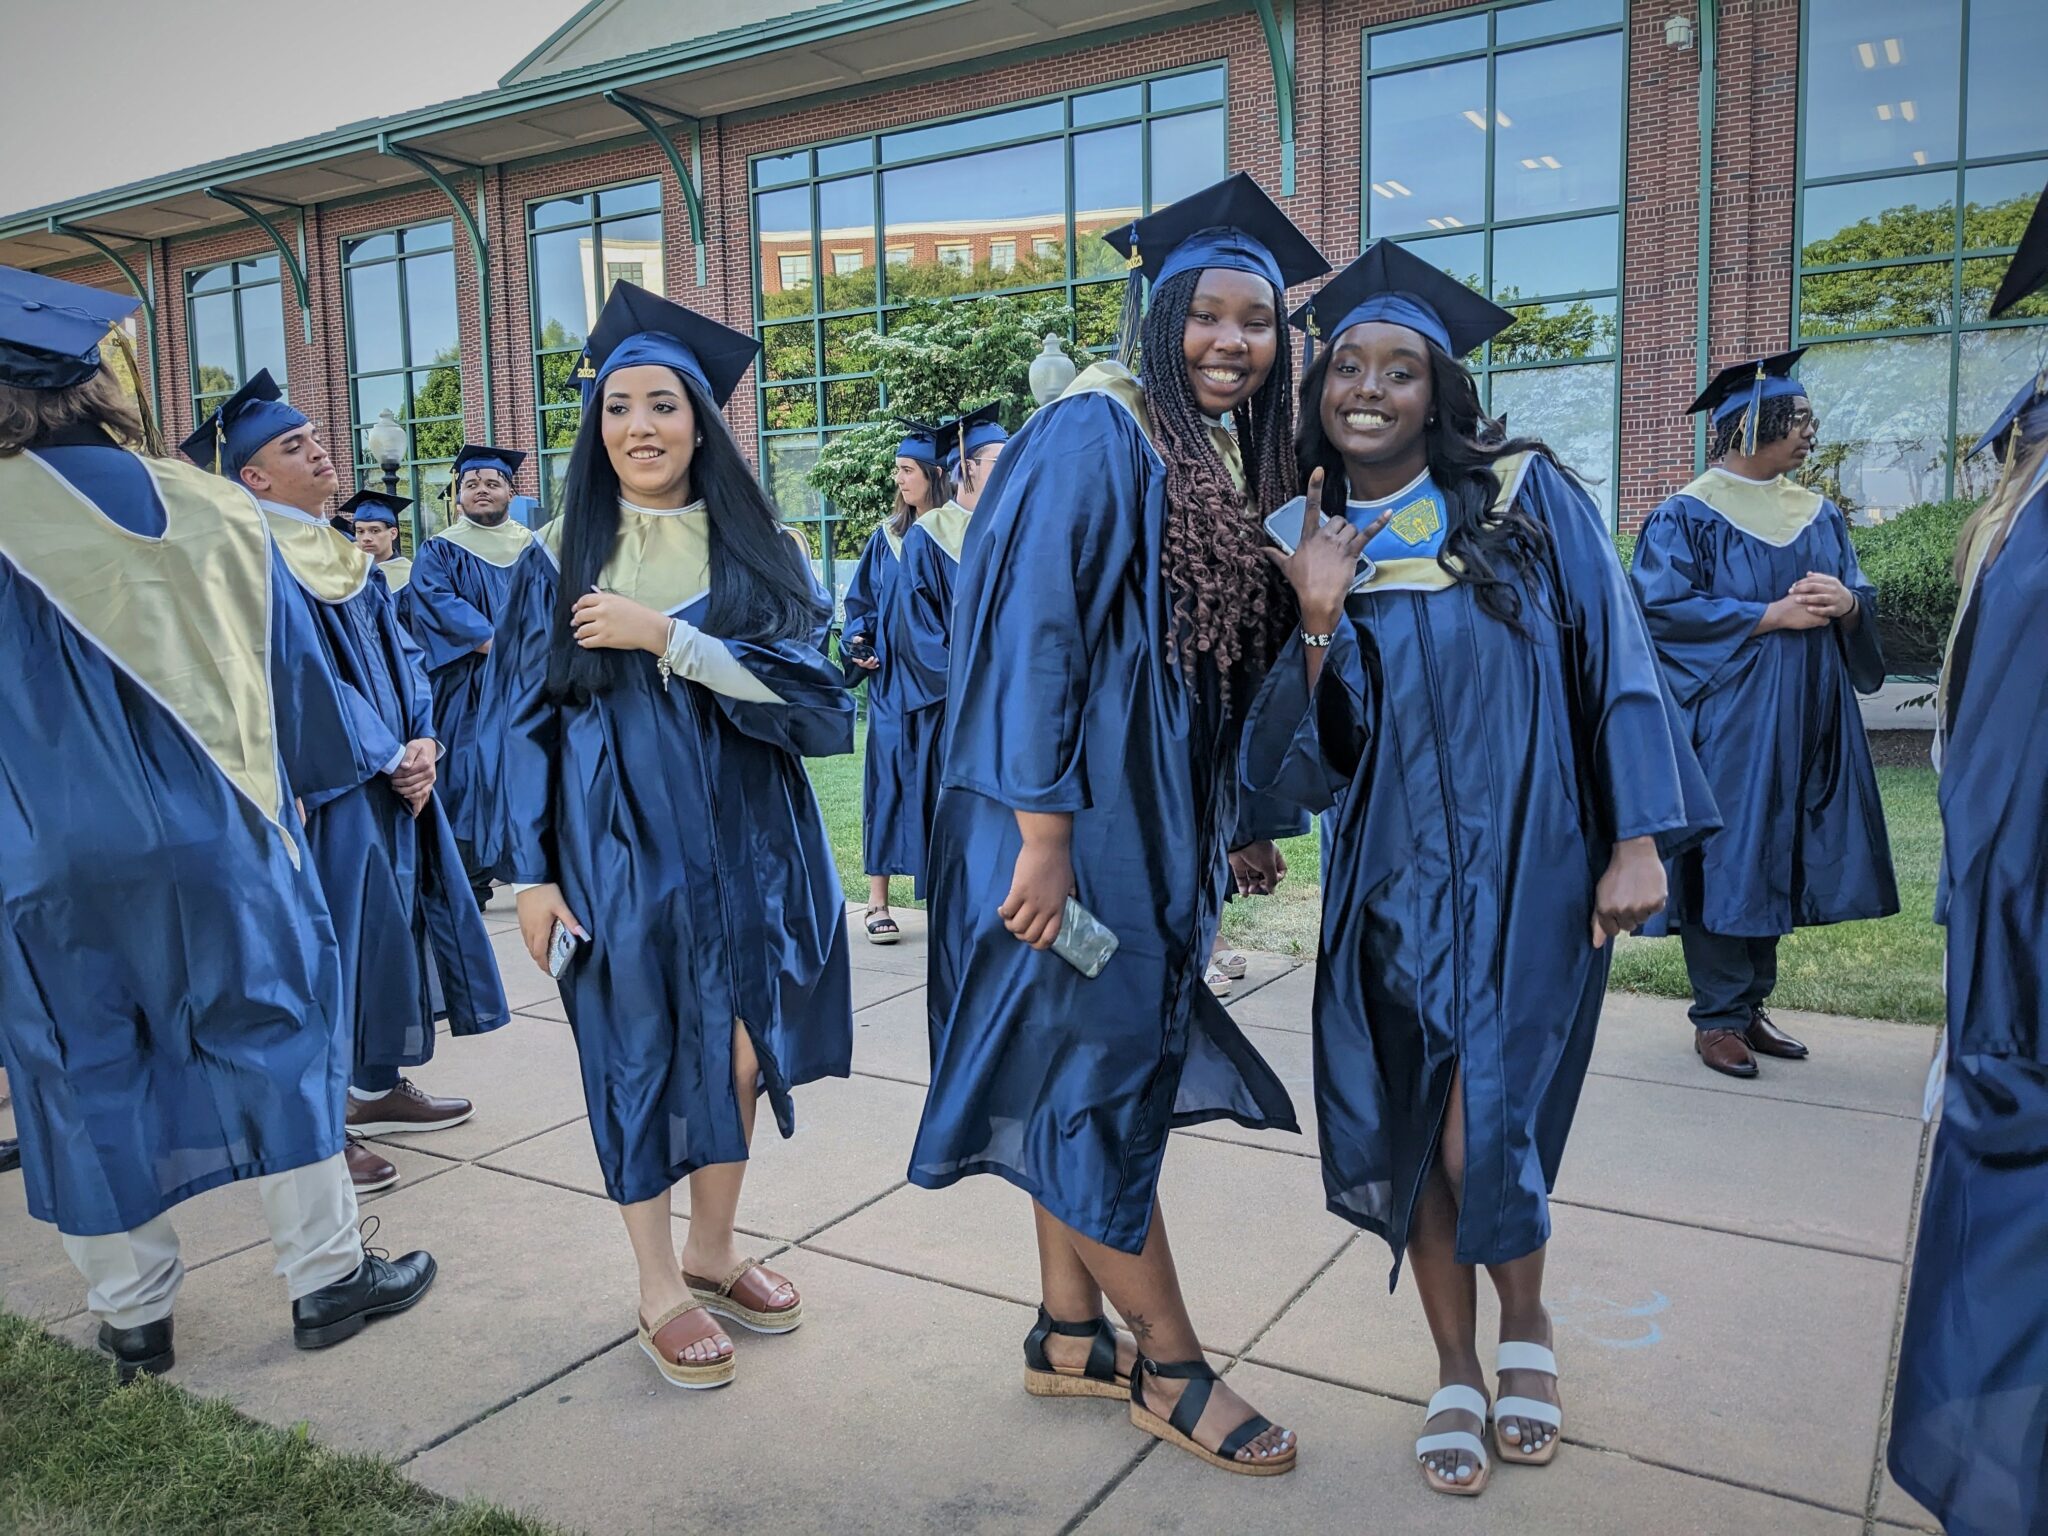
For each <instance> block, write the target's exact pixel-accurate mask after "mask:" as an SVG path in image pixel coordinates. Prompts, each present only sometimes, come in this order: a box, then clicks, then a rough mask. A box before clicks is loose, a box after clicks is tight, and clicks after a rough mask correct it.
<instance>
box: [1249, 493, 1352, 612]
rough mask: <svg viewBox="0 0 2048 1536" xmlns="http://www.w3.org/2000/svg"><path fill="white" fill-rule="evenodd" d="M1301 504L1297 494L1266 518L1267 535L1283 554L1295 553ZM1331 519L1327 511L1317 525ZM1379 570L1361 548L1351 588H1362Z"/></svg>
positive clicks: (1299, 528) (1319, 518)
mask: <svg viewBox="0 0 2048 1536" xmlns="http://www.w3.org/2000/svg"><path fill="white" fill-rule="evenodd" d="M1301 504H1302V498H1301V497H1299V496H1297V497H1295V498H1294V500H1292V501H1290V502H1288V503H1287V504H1286V505H1285V506H1283V507H1281V508H1280V509H1279V510H1278V511H1276V512H1274V513H1273V514H1272V515H1271V516H1270V517H1268V518H1267V519H1266V537H1267V538H1269V539H1271V540H1272V541H1273V542H1274V543H1275V544H1277V545H1279V546H1280V551H1281V553H1282V554H1288V555H1291V554H1293V553H1294V540H1295V537H1296V535H1298V534H1299V533H1300V532H1301ZM1329 520H1330V515H1329V513H1327V512H1325V513H1324V514H1322V516H1320V517H1318V518H1317V519H1316V526H1317V527H1318V528H1320V527H1322V526H1323V524H1324V523H1327V522H1328V521H1329ZM1378 571H1379V567H1378V566H1376V565H1374V564H1373V563H1372V561H1371V560H1369V559H1368V558H1366V554H1365V551H1364V550H1362V549H1361V550H1360V551H1359V552H1358V574H1357V575H1356V576H1354V577H1352V578H1351V590H1352V591H1354V592H1357V591H1359V590H1360V589H1362V588H1363V587H1364V586H1365V584H1366V583H1367V582H1369V581H1371V580H1372V579H1373V576H1374V575H1375V574H1377V572H1378Z"/></svg>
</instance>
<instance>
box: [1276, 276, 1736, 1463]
mask: <svg viewBox="0 0 2048 1536" xmlns="http://www.w3.org/2000/svg"><path fill="white" fill-rule="evenodd" d="M1296 319H1297V321H1298V322H1300V323H1307V324H1310V325H1312V326H1313V328H1314V330H1315V331H1318V332H1320V333H1321V334H1322V335H1323V336H1325V337H1327V338H1328V341H1327V345H1326V346H1324V348H1323V349H1322V350H1321V351H1320V352H1319V353H1318V354H1317V355H1316V357H1315V359H1314V361H1313V363H1312V364H1311V365H1310V367H1309V368H1308V370H1307V372H1306V374H1305V375H1304V377H1303V380H1302V389H1301V425H1300V428H1299V436H1298V438H1297V444H1298V451H1299V454H1300V467H1301V470H1302V472H1303V474H1304V476H1305V477H1306V479H1307V485H1308V492H1307V495H1306V497H1305V498H1303V499H1302V500H1300V501H1297V502H1295V503H1293V504H1292V505H1290V506H1288V507H1284V508H1282V509H1280V512H1279V514H1278V515H1277V517H1276V518H1275V519H1274V522H1273V523H1272V524H1271V525H1270V526H1272V527H1274V528H1275V529H1276V530H1277V532H1278V534H1279V535H1281V536H1284V538H1285V539H1286V542H1287V544H1288V545H1289V546H1290V547H1291V549H1292V552H1291V553H1289V554H1286V555H1284V556H1283V555H1281V554H1279V553H1278V552H1276V553H1275V554H1274V555H1273V557H1272V558H1273V559H1274V561H1275V563H1276V564H1277V565H1278V566H1279V567H1280V569H1281V570H1283V571H1284V572H1285V574H1286V576H1287V579H1288V581H1289V583H1290V584H1291V585H1292V587H1293V589H1294V594H1295V597H1296V599H1297V601H1298V602H1299V604H1300V609H1301V629H1300V633H1299V634H1297V635H1295V636H1293V637H1292V638H1290V639H1289V640H1288V642H1287V645H1286V648H1285V649H1284V650H1283V651H1282V652H1281V654H1280V655H1279V657H1278V658H1277V659H1276V661H1275V662H1274V665H1273V670H1272V672H1271V673H1270V675H1269V676H1268V678H1267V680H1266V686H1265V688H1264V690H1263V691H1262V692H1261V694H1260V697H1259V700H1258V702H1257V704H1256V705H1255V706H1254V708H1253V711H1252V717H1251V720H1250V722H1249V723H1248V724H1247V726H1246V728H1245V737H1244V750H1243V764H1244V776H1245V782H1246V784H1247V786H1248V787H1249V788H1251V789H1253V790H1254V791H1257V792H1261V793H1274V794H1282V795H1286V796H1288V797H1289V798H1292V799H1294V800H1295V801H1296V803H1298V804H1300V805H1301V806H1303V807H1304V808H1306V809H1308V810H1312V811H1322V810H1325V809H1327V808H1329V807H1330V806H1331V805H1332V804H1333V803H1334V804H1335V805H1336V807H1337V809H1336V814H1335V817H1334V819H1333V821H1332V822H1331V824H1330V825H1329V829H1328V849H1327V852H1326V854H1325V858H1324V863H1323V927H1322V935H1321V939H1320V942H1319V945H1318V950H1317V967H1316V990H1315V1014H1314V1020H1315V1053H1316V1106H1317V1112H1318V1115H1319V1119H1320V1123H1321V1133H1322V1157H1323V1187H1324V1190H1325V1192H1326V1194H1327V1198H1328V1204H1329V1208H1330V1209H1331V1210H1332V1211H1334V1212H1336V1213H1337V1214H1338V1215H1340V1216H1342V1217H1344V1218H1345V1219H1346V1220H1347V1221H1350V1222H1353V1223H1355V1224H1356V1225H1358V1226H1360V1227H1363V1228H1365V1229H1366V1230H1367V1231H1369V1232H1375V1233H1378V1234H1379V1235H1380V1236H1381V1237H1383V1238H1385V1239H1386V1241H1387V1243H1388V1245H1389V1247H1391V1248H1392V1250H1393V1254H1394V1265H1393V1271H1392V1276H1391V1278H1390V1285H1391V1284H1392V1283H1395V1282H1397V1281H1398V1279H1399V1275H1400V1266H1401V1260H1402V1258H1403V1257H1404V1255H1405V1256H1408V1257H1412V1259H1413V1261H1414V1269H1415V1281H1416V1286H1417V1289H1418V1290H1419V1291H1420V1293H1421V1298H1422V1306H1423V1312H1424V1315H1425V1316H1426V1317H1427V1318H1428V1319H1429V1326H1430V1332H1431V1335H1432V1336H1433V1338H1434V1340H1435V1343H1436V1347H1437V1357H1438V1385H1439V1387H1440V1389H1441V1390H1439V1391H1438V1392H1437V1393H1436V1395H1435V1396H1434V1397H1433V1398H1431V1400H1430V1403H1429V1407H1428V1409H1427V1412H1426V1416H1425V1417H1426V1423H1425V1426H1424V1434H1423V1436H1422V1438H1421V1439H1419V1440H1418V1441H1417V1442H1416V1448H1415V1449H1416V1457H1417V1460H1418V1462H1419V1463H1420V1465H1421V1468H1422V1471H1423V1475H1424V1477H1425V1478H1426V1479H1427V1480H1428V1482H1429V1485H1430V1486H1431V1487H1432V1488H1433V1489H1435V1490H1437V1491H1438V1492H1441V1493H1453V1494H1467V1495H1469V1494H1475V1493H1478V1492H1479V1491H1480V1490H1481V1489H1483V1488H1484V1487H1485V1485H1486V1481H1487V1476H1488V1470H1489V1469H1488V1455H1487V1450H1486V1447H1485V1443H1484V1441H1483V1440H1482V1439H1481V1436H1482V1435H1483V1434H1484V1432H1485V1430H1486V1427H1487V1423H1488V1420H1489V1418H1491V1419H1492V1422H1493V1423H1494V1426H1495V1434H1496V1438H1495V1446H1496V1453H1497V1454H1498V1455H1499V1456H1500V1457H1501V1458H1502V1459H1505V1460H1512V1461H1518V1462H1523V1463H1527V1464H1530V1465H1541V1464H1543V1463H1546V1462H1548V1461H1549V1460H1551V1458H1552V1457H1554V1456H1555V1455H1556V1452H1557V1435H1558V1430H1559V1425H1560V1423H1561V1415H1560V1413H1559V1410H1558V1406H1557V1405H1558V1396H1557V1390H1556V1376H1557V1362H1556V1359H1555V1357H1554V1356H1553V1355H1552V1353H1551V1349H1550V1346H1551V1343H1552V1337H1551V1326H1550V1317H1549V1313H1548V1312H1547V1311H1546V1310H1545V1308H1544V1304H1543V1264H1544V1248H1545V1244H1546V1243H1547V1242H1548V1241H1549V1237H1550V1211H1549V1198H1548V1197H1549V1192H1550V1190H1551V1188H1552V1186H1553V1185H1554V1184H1555V1182H1556V1178H1557V1171H1558V1164H1559V1160H1560V1159H1561V1157H1562V1155H1563V1152H1564V1144H1565V1138H1566V1135H1567V1133H1568V1132H1569V1130H1570V1128H1571V1121H1572V1114H1573V1111H1574V1110H1575V1108H1576V1107H1577V1104H1578V1097H1579V1088H1580V1085H1581V1084H1582V1083H1583V1081H1584V1079H1585V1074H1586V1064H1587V1060H1588V1058H1589V1056H1590V1055H1591V1052H1592V1048H1593V1032H1594V1029H1595V1027H1596V1025H1597V1024H1598V1021H1599V1016H1600V1003H1601V998H1602V995H1603V993H1604V991H1605V989H1606V984H1607V969H1608V965H1609V962H1610V959H1611V956H1612V952H1613V951H1612V948H1611V943H1610V941H1611V940H1612V939H1613V937H1614V936H1615V935H1616V934H1619V933H1625V932H1628V931H1629V930H1631V929H1633V928H1635V927H1636V926H1637V925H1638V924H1640V923H1641V922H1642V921H1643V920H1644V919H1645V918H1646V917H1648V916H1649V914H1650V913H1652V912H1654V911H1655V910H1656V909H1657V908H1658V907H1659V906H1660V905H1661V904H1662V903H1663V900H1664V891H1665V885H1664V869H1663V865H1662V863H1661V862H1660V860H1659V853H1660V850H1663V851H1668V850H1669V849H1671V848H1674V847H1676V846H1680V845H1681V844H1682V843H1683V842H1685V841H1686V840H1688V839H1689V838H1691V837H1692V836H1695V835H1697V833H1698V831H1699V830H1700V829H1701V827H1702V826H1703V825H1705V824H1707V823H1708V822H1709V820H1710V818H1711V809H1710V805H1709V803H1708V802H1707V799H1706V796H1705V792H1704V786H1703V784H1702V782H1701V780H1700V776H1699V771H1698V767H1697V765H1696V764H1694V763H1693V761H1692V755H1691V752H1690V749H1689V748H1688V747H1687V745H1686V743H1685V741H1684V739H1683V737H1682V734H1681V733H1680V730H1679V726H1678V722H1677V718H1676V715H1675V712H1674V711H1673V710H1672V709H1671V706H1670V703H1669V700H1668V699H1667V698H1666V696H1665V694H1664V691H1663V687H1662V684H1661V682H1660V680H1659V678H1658V673H1657V665H1656V657H1655V655H1654V653H1653V652H1652V650H1651V648H1650V642H1649V636H1648V635H1647V634H1646V633H1645V632H1644V629H1643V624H1642V619H1641V617H1640V616H1639V615H1638V614H1637V612H1636V607H1635V601H1634V598H1633V597H1632V596H1631V594H1630V592H1629V589H1628V582H1627V579H1626V577H1625V576H1624V575H1623V574H1622V570H1621V565H1620V562H1619V561H1618V560H1617V559H1616V557H1615V553H1614V548H1613V545H1612V544H1611V543H1610V542H1609V539H1608V535H1607V529H1606V527H1605V526H1604V525H1603V522H1602V519H1601V518H1600V516H1599V513H1598V512H1597V511H1596V510H1595V508H1594V506H1593V503H1592V501H1591V499H1590V498H1589V497H1588V496H1587V495H1586V493H1585V492H1584V491H1583V490H1582V489H1581V488H1580V487H1579V485H1578V484H1577V482H1576V481H1574V480H1573V479H1572V477H1571V476H1570V475H1569V474H1568V473H1567V472H1566V471H1565V470H1564V469H1562V468H1561V467H1560V466H1559V465H1558V463H1557V461H1556V459H1555V458H1554V457H1553V456H1552V454H1551V452H1550V450H1549V449H1548V448H1546V447H1544V446H1543V444H1542V443H1540V442H1538V441H1536V440H1534V439H1532V438H1516V439H1510V440H1499V441H1493V442H1491V443H1485V442H1482V440H1481V434H1482V432H1483V431H1484V430H1485V428H1486V426H1487V423H1486V421H1485V419H1484V417H1483V416H1482V415H1481V413H1480V409H1479V393H1478V390H1477V388H1476V386H1475V385H1474V383H1473V379H1472V375H1471V374H1470V373H1469V372H1468V371H1467V370H1466V369H1465V367H1464V365H1463V364H1461V363H1460V362H1458V361H1457V359H1458V358H1460V357H1462V356H1464V355H1465V354H1467V353H1469V352H1470V351H1472V350H1473V349H1474V348H1475V347H1477V346H1479V345H1480V344H1481V343H1482V342H1484V341H1485V340H1486V339H1487V338H1488V337H1489V336H1491V335H1493V334H1495V333H1497V332H1498V331H1500V330H1503V329H1505V328H1506V327H1507V326H1508V325H1509V324H1511V323H1512V321H1513V316H1511V315H1510V314H1508V313H1507V311H1505V310H1503V309H1500V308H1499V307H1498V306H1496V305H1494V304H1492V303H1490V302H1488V301H1487V300H1486V299H1484V298H1481V297H1480V296H1479V295H1477V294H1474V293H1472V292H1471V291H1469V290H1468V289H1466V288H1465V287H1464V286H1463V285H1462V284H1460V283H1458V282H1456V281H1455V280H1454V279H1452V278H1450V277H1447V276H1446V275H1444V274H1443V273H1442V272H1439V271H1438V270H1437V269H1436V268H1434V267H1432V266H1431V265H1430V264H1429V263H1428V262H1426V261H1424V260H1422V259H1421V258H1420V257H1418V256H1415V255H1413V254H1411V253H1409V252H1408V251H1405V250H1403V249H1402V248H1401V247H1399V246H1397V245H1394V244H1392V243H1391V242H1388V241H1384V240H1382V241H1378V242H1376V243H1375V244H1374V245H1373V246H1372V247H1371V248H1369V249H1368V250H1367V251H1366V252H1365V254H1364V255H1362V256H1360V257H1359V258H1358V260H1357V261H1355V262H1353V263H1352V264H1351V266H1349V267H1348V268H1346V269H1345V270H1344V271H1343V272H1342V273H1340V274H1339V275H1338V276H1336V277H1335V278H1332V279H1331V280H1330V282H1329V283H1328V284H1327V285H1326V286H1325V287H1324V288H1323V290H1322V291H1321V292H1320V293H1319V294H1318V295H1317V296H1316V297H1315V298H1314V299H1313V300H1312V301H1311V302H1310V303H1309V304H1308V305H1307V306H1305V307H1304V308H1303V310H1302V311H1301V312H1300V313H1299V314H1298V315H1297V316H1296ZM1482 1265H1483V1266H1485V1267H1486V1269H1487V1270H1488V1272H1489V1274H1490V1276H1491V1278H1492V1280H1493V1284H1494V1288H1495V1289H1496V1290H1497V1291H1498V1292H1499V1295H1500V1315H1501V1338H1500V1345H1499V1351H1498V1354H1497V1356H1496V1366H1497V1369H1498V1372H1499V1384H1498V1386H1499V1392H1500V1394H1501V1395H1500V1397H1499V1400H1498V1401H1496V1402H1494V1403H1492V1404H1491V1405H1489V1402H1488V1398H1487V1394H1486V1378H1485V1374H1484V1371H1483V1369H1482V1366H1481V1363H1480V1358H1479V1353H1478V1345H1477V1340H1476V1337H1475V1334H1476V1316H1475V1312H1476V1306H1477V1296H1476V1279H1477V1277H1476V1270H1477V1268H1478V1267H1479V1266H1482Z"/></svg>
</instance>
